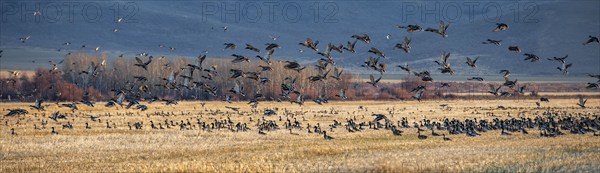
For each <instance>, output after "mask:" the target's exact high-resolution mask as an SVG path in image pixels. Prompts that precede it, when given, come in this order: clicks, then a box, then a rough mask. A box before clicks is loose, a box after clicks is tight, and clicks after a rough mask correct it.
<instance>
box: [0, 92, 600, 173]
mask: <svg viewBox="0 0 600 173" xmlns="http://www.w3.org/2000/svg"><path fill="white" fill-rule="evenodd" d="M536 101H537V100H516V101H512V100H470V101H457V100H453V101H422V102H417V101H403V102H397V101H350V102H333V101H332V102H330V103H329V104H324V105H317V104H315V103H312V102H311V103H308V101H307V103H306V104H305V105H304V106H302V107H300V106H298V105H292V104H290V103H289V102H281V103H277V102H261V103H260V105H259V107H258V108H257V109H256V110H257V112H254V113H252V112H251V110H252V109H251V108H250V107H249V106H248V105H247V104H246V103H245V102H236V103H230V104H229V103H225V102H205V103H206V105H205V106H204V108H203V107H202V106H201V105H200V102H180V103H179V104H178V105H174V106H166V105H165V104H164V103H162V102H155V103H152V104H147V103H142V104H146V105H148V108H149V109H148V110H147V111H144V112H142V111H139V110H135V109H124V108H120V107H119V108H116V107H114V108H105V107H104V106H103V104H104V103H96V106H95V107H93V108H92V107H87V106H85V105H79V110H78V111H75V113H74V114H71V111H70V110H69V109H68V108H64V107H58V106H57V105H55V104H54V103H44V104H46V105H48V107H47V108H46V111H42V112H38V111H35V110H29V109H28V108H26V107H27V106H28V105H30V104H31V103H0V107H1V110H0V113H1V114H2V115H4V114H6V113H8V111H9V109H15V108H24V109H27V110H28V111H29V114H27V115H19V116H16V117H6V116H2V117H1V118H0V132H1V133H0V151H1V152H0V163H1V166H0V172H427V171H431V172H599V171H600V137H598V136H594V135H592V134H591V133H588V134H584V135H574V134H569V133H568V132H565V133H567V134H566V135H563V136H558V137H554V138H544V137H540V135H539V131H538V130H536V129H531V130H530V131H529V134H521V133H516V132H515V133H513V135H511V136H501V135H500V131H499V130H494V131H489V132H484V133H482V135H481V136H478V137H467V136H466V135H464V134H460V135H447V137H449V138H451V141H444V140H442V137H437V136H431V135H430V134H429V133H430V132H424V133H422V134H424V135H428V136H429V137H428V139H426V140H419V139H417V133H416V132H417V130H416V129H415V128H402V129H401V130H403V131H404V133H403V134H402V136H394V135H392V133H391V132H390V131H389V130H384V129H379V130H374V129H366V130H363V131H360V132H354V133H350V132H348V131H347V130H345V129H344V127H343V126H342V127H338V128H335V129H333V131H331V129H330V128H329V125H330V124H333V120H337V121H339V122H341V123H342V124H345V123H346V119H350V118H356V121H357V122H367V121H371V120H373V116H371V114H372V113H382V114H385V115H386V116H388V118H389V119H391V120H393V121H398V120H400V118H401V117H407V118H408V121H409V123H410V124H411V126H412V123H413V122H418V121H419V120H422V119H423V118H427V119H431V120H434V121H436V120H437V121H439V120H441V119H442V118H444V117H448V118H457V119H460V120H464V119H465V118H471V119H472V118H478V119H492V118H501V119H506V118H510V117H519V113H524V115H525V116H527V117H533V116H534V115H535V114H541V113H542V112H544V111H557V112H567V113H585V114H586V115H585V116H590V117H594V116H597V115H600V100H598V99H590V100H589V101H588V103H587V108H586V109H581V108H579V107H578V106H577V105H576V103H577V99H551V100H550V102H549V103H542V107H541V108H537V107H536V105H535V102H536ZM441 104H448V106H449V107H450V108H447V109H443V108H442V107H440V106H439V105H441ZM500 105H501V106H504V107H507V108H508V109H506V110H502V109H496V107H497V106H500ZM225 106H231V107H239V108H241V109H240V112H239V113H237V112H234V111H232V110H229V109H227V108H225ZM359 106H363V107H364V109H359ZM275 108H277V109H278V111H277V113H278V115H274V116H263V115H262V112H263V110H265V109H275ZM217 110H219V111H220V112H219V113H215V112H217ZM284 110H287V112H288V114H286V113H284V112H286V111H284ZM55 111H60V112H63V113H69V114H68V115H67V119H66V120H65V119H62V120H61V119H59V120H58V121H53V120H51V119H50V118H48V117H49V116H50V115H51V114H52V113H53V112H55ZM486 112H493V113H494V117H491V116H489V114H486ZM166 114H169V116H166ZM588 114H589V115H588ZM90 115H93V116H99V118H98V119H100V120H101V122H98V121H91V120H90V118H89V116H90ZM227 117H229V118H230V119H231V120H232V121H233V122H246V123H248V126H249V127H250V128H251V130H250V131H246V132H232V131H229V130H226V129H225V130H213V131H211V132H208V131H203V130H200V129H198V128H195V129H194V128H192V129H189V130H180V129H179V127H172V128H170V129H163V130H161V129H152V128H150V125H149V121H150V120H153V121H154V122H164V121H165V120H169V121H171V120H173V121H175V122H179V121H181V120H183V121H187V120H190V121H192V122H196V120H197V119H199V120H200V121H204V122H212V121H215V120H226V119H227ZM263 117H264V118H265V119H266V120H274V121H275V122H277V123H278V124H279V125H280V127H281V129H280V130H275V131H265V133H266V135H260V134H258V130H257V129H256V122H257V121H258V120H259V119H262V118H263ZM280 117H281V119H282V121H280V120H279V119H280ZM287 118H289V119H293V118H296V119H297V120H298V121H300V122H301V123H302V125H301V126H302V127H306V125H307V123H310V124H311V125H314V124H316V123H319V124H320V125H321V127H323V129H324V130H326V131H327V132H328V133H327V134H328V135H330V136H332V137H334V138H335V139H334V140H324V139H323V135H320V134H315V133H308V132H307V130H306V128H304V130H294V131H293V133H295V134H290V132H289V131H288V130H286V129H283V122H285V121H286V119H287ZM250 119H252V122H251V121H250ZM42 120H44V121H48V124H47V125H46V126H45V128H43V129H34V124H36V126H37V127H38V128H41V127H42V126H41V121H42ZM106 121H109V122H110V124H111V125H112V126H113V127H112V128H110V129H109V128H106V123H105V122H106ZM139 121H142V122H144V127H143V129H142V130H135V129H134V130H129V127H128V126H127V123H128V122H131V123H133V122H139ZM67 122H69V123H72V124H73V125H74V128H73V129H63V128H62V125H64V124H66V123H67ZM86 122H88V123H90V126H91V129H86V128H85V123H86ZM114 125H116V127H114ZM51 127H55V128H56V131H57V132H58V134H57V135H52V134H51V129H50V128H51ZM11 128H14V129H15V132H16V135H11V132H10V129H11ZM438 133H445V134H447V131H438Z"/></svg>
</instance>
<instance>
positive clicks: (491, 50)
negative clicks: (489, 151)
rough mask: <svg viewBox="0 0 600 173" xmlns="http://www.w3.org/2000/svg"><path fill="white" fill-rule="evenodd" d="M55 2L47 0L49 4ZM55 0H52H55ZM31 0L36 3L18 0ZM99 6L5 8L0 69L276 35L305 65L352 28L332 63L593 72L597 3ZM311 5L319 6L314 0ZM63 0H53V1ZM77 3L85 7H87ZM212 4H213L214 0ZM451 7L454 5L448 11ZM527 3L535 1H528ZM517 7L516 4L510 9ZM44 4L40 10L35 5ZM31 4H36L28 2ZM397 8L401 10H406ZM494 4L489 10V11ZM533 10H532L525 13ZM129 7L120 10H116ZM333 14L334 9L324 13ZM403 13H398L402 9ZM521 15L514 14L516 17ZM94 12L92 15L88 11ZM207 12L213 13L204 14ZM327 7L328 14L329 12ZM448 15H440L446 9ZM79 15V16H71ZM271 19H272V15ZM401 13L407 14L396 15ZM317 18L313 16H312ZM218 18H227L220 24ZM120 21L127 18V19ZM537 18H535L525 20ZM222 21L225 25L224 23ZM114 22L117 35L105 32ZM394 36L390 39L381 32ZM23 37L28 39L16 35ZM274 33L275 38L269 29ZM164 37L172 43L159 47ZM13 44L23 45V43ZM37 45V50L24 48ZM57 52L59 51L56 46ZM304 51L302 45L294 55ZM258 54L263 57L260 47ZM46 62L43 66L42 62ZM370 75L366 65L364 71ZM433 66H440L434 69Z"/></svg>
mask: <svg viewBox="0 0 600 173" xmlns="http://www.w3.org/2000/svg"><path fill="white" fill-rule="evenodd" d="M53 2H54V1H53ZM56 2H59V1H56ZM16 3H25V4H28V5H33V4H30V3H33V2H16ZM94 3H95V5H97V6H99V7H100V8H101V9H102V12H103V15H102V16H101V17H100V19H99V20H98V21H97V22H88V21H84V20H83V17H81V12H82V11H81V10H75V11H74V16H75V17H74V21H73V22H70V21H69V20H68V19H66V17H67V16H65V15H63V16H61V17H63V18H62V19H61V20H59V21H58V22H49V21H48V20H42V21H41V22H39V23H37V22H34V21H32V20H33V16H29V17H31V18H28V17H26V19H29V20H27V21H26V22H22V21H21V18H22V16H21V15H6V20H2V22H3V23H2V25H1V26H0V31H1V32H0V47H2V49H5V50H7V51H6V52H7V53H5V55H4V56H3V57H2V59H1V60H0V61H1V62H2V63H1V64H0V68H1V69H3V70H6V69H31V68H33V67H34V66H33V65H31V64H29V63H27V62H30V59H31V60H37V62H44V61H46V62H47V60H48V59H60V58H61V56H60V55H62V54H64V53H66V52H68V51H79V50H81V49H80V47H81V45H86V46H87V48H86V50H88V51H91V49H93V48H95V47H98V46H99V47H100V50H101V52H104V53H107V54H109V55H110V56H111V57H115V56H117V55H119V54H121V53H125V54H126V55H128V56H129V57H133V56H134V54H136V53H140V52H148V53H150V54H152V55H167V56H190V57H194V56H197V55H198V54H201V53H202V52H203V51H205V50H206V51H208V54H209V55H210V56H218V57H228V56H229V55H231V54H232V53H236V54H243V55H247V56H251V57H254V56H255V55H256V53H254V52H251V51H249V50H245V49H243V47H244V44H245V43H251V44H253V45H254V46H256V47H259V48H263V47H264V44H265V43H269V42H276V43H278V44H280V45H281V46H282V48H281V49H279V50H277V51H276V53H275V57H276V58H280V59H288V60H298V61H301V62H304V63H314V62H316V60H317V59H318V58H319V55H317V54H315V53H314V52H313V51H311V50H307V49H306V48H303V47H301V46H299V45H298V43H299V42H302V41H303V40H304V39H306V38H308V37H310V38H313V39H314V40H319V41H320V44H319V47H321V49H324V47H325V46H326V45H327V43H330V42H331V43H334V44H340V43H343V44H345V43H346V41H350V40H352V39H351V38H350V36H351V35H353V34H362V33H368V34H369V35H371V37H372V39H373V42H372V43H371V44H369V45H366V44H364V43H361V42H359V43H358V44H357V53H356V54H351V53H347V52H345V53H342V54H337V53H334V57H335V58H336V59H337V63H338V64H337V65H341V66H344V67H346V68H351V69H353V70H355V71H356V72H363V71H360V70H362V69H361V68H360V64H361V63H362V61H364V59H367V58H368V57H369V56H372V54H370V53H368V52H367V50H368V49H369V48H370V47H377V48H379V49H380V50H382V51H383V52H385V53H386V54H387V56H388V57H389V58H388V59H386V60H384V61H385V62H386V63H389V64H392V65H394V66H395V65H399V64H404V63H407V64H409V65H410V66H412V67H413V68H414V69H429V70H431V71H432V72H433V71H435V68H436V67H435V66H433V65H434V63H433V60H436V59H437V58H438V57H439V56H440V55H441V54H442V53H443V52H450V53H451V54H452V56H451V58H450V62H451V64H452V65H453V67H454V68H455V71H456V72H457V74H461V75H492V74H495V73H497V71H499V70H500V69H509V70H511V71H513V73H514V74H522V75H556V74H558V73H559V72H558V70H557V69H556V67H557V66H558V65H559V64H557V63H555V62H548V61H546V60H545V59H546V58H549V57H554V56H565V55H567V54H568V55H569V58H568V59H567V60H568V61H569V62H571V63H573V64H574V65H573V69H572V70H571V73H572V75H577V74H583V73H600V69H599V68H598V66H600V58H599V57H600V45H597V44H596V45H587V46H583V45H581V43H582V42H584V41H585V40H586V39H587V36H588V35H596V36H598V35H600V33H599V31H600V9H599V8H598V7H599V6H600V1H575V2H574V1H543V2H538V1H531V2H527V1H498V2H480V3H477V5H478V7H475V8H474V9H475V10H474V13H473V16H474V17H473V18H472V20H471V19H470V18H469V15H468V14H469V9H468V8H467V6H464V5H463V3H460V2H458V3H456V2H444V1H439V2H438V1H427V2H421V1H412V2H403V1H378V2H377V3H373V2H372V1H332V2H331V3H326V2H324V1H323V2H322V1H310V2H285V1H283V2H279V3H278V6H276V7H274V9H275V10H274V11H273V14H274V15H269V12H268V7H269V6H267V5H266V4H265V3H267V4H268V2H266V1H265V2H263V1H257V2H254V1H227V2H226V3H225V5H224V4H223V3H221V2H218V1H214V2H213V1H176V2H170V1H169V2H167V1H136V2H135V3H134V4H132V6H131V7H137V8H136V11H134V13H133V14H135V16H134V18H133V19H137V21H134V22H133V23H132V21H124V22H122V23H115V22H114V20H115V19H114V15H113V14H112V13H113V11H111V6H112V5H113V4H114V3H119V4H121V5H125V4H126V3H125V2H122V1H114V2H113V1H101V2H94ZM316 3H318V5H317V4H316ZM59 4H60V3H59ZM85 4H86V3H85V2H82V6H83V5H85ZM436 4H437V5H438V6H439V7H438V8H437V9H438V13H434V14H429V15H423V14H421V10H422V9H418V10H417V12H416V13H417V14H414V15H409V14H407V13H408V11H409V10H406V9H405V8H407V6H410V5H416V7H417V8H428V9H431V8H435V7H436ZM211 5H212V6H211ZM236 5H239V8H238V10H233V12H234V13H236V14H238V15H239V19H240V20H239V21H237V22H235V21H234V20H233V18H234V17H232V16H235V14H234V15H230V14H222V13H220V10H222V9H221V8H223V7H224V6H227V7H232V6H233V8H235V6H236ZM252 5H256V6H259V7H260V8H261V10H260V11H261V12H262V13H261V16H260V20H258V21H252V20H249V19H252V18H253V16H252V15H254V14H256V10H254V9H255V8H253V6H252ZM453 5H457V6H458V7H459V8H460V9H461V11H456V10H453V9H455V8H453ZM496 5H498V7H499V8H500V9H501V10H502V13H503V15H502V16H501V17H500V18H499V20H497V21H488V20H486V19H485V18H484V17H485V16H492V17H493V16H495V12H496V11H495V10H488V11H487V12H484V9H485V8H484V7H490V6H493V7H496ZM528 5H532V6H534V7H536V8H526V7H527V6H528ZM315 6H319V9H320V10H319V15H318V16H316V15H315ZM516 6H518V7H519V9H518V10H514V9H515V7H516ZM42 7H45V6H44V5H43V4H42ZM208 7H215V8H219V10H217V11H219V12H217V13H216V14H214V15H204V16H203V15H202V13H203V10H205V8H208ZM284 7H287V9H288V10H287V11H286V12H287V14H288V17H290V16H291V17H294V16H295V15H294V14H295V12H296V11H294V10H293V9H294V7H299V8H300V9H301V10H300V13H301V15H300V17H299V19H298V20H292V21H288V20H285V19H284V18H283V17H282V16H281V12H282V11H283V10H282V9H283V8H284ZM31 8H33V7H32V6H31ZM403 9H404V10H403ZM488 9H494V8H488ZM532 9H533V10H534V11H532ZM44 10H46V11H43V12H44V14H53V13H56V11H53V10H52V8H46V9H44ZM122 11H124V12H123V13H125V12H128V11H127V10H122ZM331 12H335V13H331ZM403 12H404V13H403ZM456 12H458V13H460V14H461V15H460V17H458V20H452V21H449V20H448V19H447V18H451V17H452V16H454V15H452V14H454V13H456ZM516 12H518V14H519V15H518V17H516V18H517V20H515V16H514V15H513V14H515V13H516ZM88 13H92V14H93V12H88ZM211 14H212V13H211ZM329 14H332V15H331V17H328V16H329ZM444 14H446V15H444ZM77 16H79V17H77ZM271 16H273V18H274V20H273V22H271V21H269V17H271ZM405 16H406V19H407V21H406V22H403V18H404V17H405ZM315 18H316V19H317V21H315ZM223 19H225V20H226V21H225V22H223ZM440 19H442V20H444V19H446V20H445V21H447V22H449V23H451V25H450V27H449V30H448V32H449V36H448V38H442V37H440V36H439V35H436V34H433V33H429V32H418V33H408V32H406V31H404V30H400V29H397V28H396V27H395V26H396V25H407V24H419V25H421V26H423V27H425V28H426V27H437V26H438V22H439V20H440ZM126 20H128V18H127V17H126ZM532 20H537V21H539V22H532ZM496 22H503V23H507V24H509V25H510V28H509V30H507V31H503V32H491V30H492V29H493V28H494V27H495V23H496ZM223 26H228V30H227V32H224V31H223V29H222V28H221V27H223ZM114 28H119V30H118V32H112V31H113V29H114ZM387 34H390V35H391V38H390V40H387V39H386V38H385V36H386V35H387ZM28 35H30V36H31V38H30V39H29V40H27V42H26V43H21V42H20V41H19V40H18V38H20V37H24V36H28ZM271 35H275V36H279V38H278V39H277V40H276V41H274V40H272V39H271V38H269V36H271ZM405 36H408V37H411V38H412V40H413V43H412V50H411V53H410V54H404V53H403V52H401V51H400V50H394V49H393V46H394V45H395V44H396V43H399V42H401V41H402V39H403V38H404V37H405ZM488 38H490V39H497V40H503V42H502V43H503V44H502V46H493V45H484V44H481V42H482V41H484V40H486V39H488ZM65 42H70V43H72V44H71V45H70V46H63V45H62V44H63V43H65ZM225 42H233V43H237V44H238V48H237V49H236V50H233V51H230V50H227V51H223V50H222V49H223V43H225ZM160 44H164V45H165V46H167V47H174V48H176V50H174V51H169V50H168V48H159V46H158V45H160ZM509 45H518V46H519V47H521V48H522V49H523V51H524V52H522V53H534V54H537V55H539V56H540V57H541V58H542V59H543V60H542V61H540V62H537V63H529V62H525V61H523V58H524V56H523V55H522V53H521V54H515V53H510V52H508V50H507V46H509ZM20 48H27V49H26V50H24V49H20ZM31 48H36V49H31ZM59 48H62V49H63V50H62V51H61V52H59V53H57V52H54V51H56V50H57V49H59ZM299 49H303V50H304V52H300V51H299ZM260 54H264V53H263V52H261V53H260ZM465 56H469V57H476V56H480V57H481V58H480V60H479V62H478V68H477V69H471V68H469V67H467V66H466V64H465V63H464V59H465ZM43 65H47V64H43ZM389 71H390V73H401V72H400V71H399V70H398V69H397V68H391V69H390V70H389ZM364 72H367V71H364ZM435 73H438V72H435Z"/></svg>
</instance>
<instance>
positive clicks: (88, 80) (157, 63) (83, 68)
mask: <svg viewBox="0 0 600 173" xmlns="http://www.w3.org/2000/svg"><path fill="white" fill-rule="evenodd" d="M141 59H142V60H143V61H147V60H148V58H147V57H142V58H141ZM231 59H232V58H231V57H208V58H207V59H206V61H205V62H204V63H203V68H204V69H212V68H214V69H216V72H214V73H211V74H213V75H212V79H210V80H209V79H207V78H206V77H207V76H208V73H209V72H201V71H196V72H194V73H193V76H191V78H192V80H191V81H194V82H196V84H198V83H202V84H206V85H207V86H211V87H214V88H216V89H217V91H216V95H212V94H209V93H207V92H204V90H203V88H202V87H199V86H196V85H195V84H189V87H180V88H178V89H172V88H165V87H162V86H160V85H164V84H165V80H164V78H169V75H171V73H177V74H178V76H177V78H176V83H179V84H182V83H183V82H184V80H185V79H184V78H183V77H181V76H182V75H185V74H187V72H186V70H187V68H188V66H187V64H194V63H196V59H195V58H193V59H190V58H184V57H176V58H164V57H163V58H153V60H152V62H151V63H150V64H148V67H147V70H145V69H143V68H141V67H138V66H135V65H134V64H135V63H136V60H135V59H134V58H133V57H118V58H116V59H114V60H113V61H110V62H109V61H107V57H106V56H105V55H101V56H99V57H98V56H92V55H89V54H85V53H73V54H70V55H68V56H66V57H65V59H64V60H63V61H62V62H61V63H60V64H56V66H55V67H52V68H48V69H44V68H39V69H37V70H36V71H35V75H19V76H10V77H8V78H3V79H2V84H1V90H0V99H1V100H4V101H7V100H12V101H34V100H36V99H42V100H46V101H80V100H82V99H84V94H85V93H88V96H89V99H90V100H92V101H106V100H110V99H114V98H115V97H116V95H117V94H118V92H119V91H124V90H125V91H129V92H131V93H139V95H138V97H139V98H136V99H141V100H147V99H150V98H165V99H177V100H223V99H224V98H225V96H227V95H229V96H232V100H233V101H236V100H250V99H252V98H253V97H254V96H255V95H256V93H260V94H262V95H263V96H264V97H263V99H262V100H282V101H286V100H288V99H295V97H296V95H295V94H293V95H290V98H284V97H282V96H281V93H282V87H281V85H282V83H284V81H285V79H286V78H296V79H297V82H296V86H295V87H296V90H297V91H299V92H301V93H302V95H303V96H304V99H305V100H307V101H308V100H312V99H315V98H317V97H318V96H319V95H324V96H326V98H328V99H330V100H340V99H341V98H339V97H337V96H336V95H339V94H340V93H339V92H340V90H341V89H344V90H345V94H346V96H347V97H348V98H347V100H406V99H411V98H412V96H413V95H414V92H411V90H412V89H413V88H416V87H417V86H419V85H424V86H427V89H426V91H425V92H424V93H425V96H424V99H489V98H497V97H494V96H493V95H480V94H479V95H477V94H469V93H485V92H487V90H489V87H488V85H487V83H478V82H466V83H458V82H449V84H450V87H445V88H441V87H439V86H440V85H441V84H440V82H428V83H426V82H423V81H421V80H420V79H419V78H416V77H414V76H412V75H407V76H406V77H405V79H403V80H402V82H393V83H391V82H390V83H386V82H382V83H381V84H380V85H379V86H378V87H373V86H371V85H369V84H366V83H365V82H363V81H362V79H360V78H359V77H358V75H353V74H351V73H350V72H348V71H345V72H344V73H342V76H341V79H340V80H336V79H334V78H332V77H327V78H326V79H323V80H320V81H310V80H309V77H310V76H315V75H318V74H321V73H323V72H319V71H318V70H317V68H315V64H316V61H315V63H314V64H303V65H304V66H306V68H305V69H304V70H302V71H300V72H297V71H295V70H290V69H286V68H284V65H285V64H286V62H285V61H277V60H273V61H272V64H271V65H267V64H266V63H265V62H262V61H260V60H259V59H258V58H254V59H252V58H251V59H250V62H242V63H235V64H234V63H232V62H231ZM57 63H58V62H57ZM259 65H262V66H269V67H271V68H272V70H271V71H262V72H260V74H261V76H260V77H266V78H269V79H270V81H269V82H266V83H265V84H261V83H260V82H259V81H257V80H254V79H250V78H247V77H240V78H238V79H232V78H231V72H230V69H239V70H242V71H244V72H259V71H261V68H260V67H259ZM91 68H93V69H91ZM338 68H339V69H341V68H340V67H338ZM327 69H333V67H331V65H330V66H329V67H327ZM90 70H93V72H92V73H94V74H89V72H90ZM330 73H333V72H330ZM330 75H331V74H330ZM135 76H138V77H140V76H142V77H145V78H147V81H138V80H136V79H135V78H134V77H135ZM203 76H204V77H203ZM236 80H239V81H240V82H241V84H242V86H243V91H244V93H246V94H245V96H241V95H237V94H233V93H231V92H230V91H229V90H230V89H231V88H232V87H234V86H235V83H236ZM519 85H528V88H529V89H528V94H526V95H522V94H517V93H515V94H513V95H511V96H510V97H507V98H509V99H514V98H529V97H531V98H534V97H537V95H536V92H537V91H544V90H550V91H557V90H556V89H561V90H563V91H579V89H578V88H583V87H579V86H572V85H566V84H565V85H557V84H553V85H547V84H535V83H530V84H519ZM144 87H146V88H144ZM557 87H559V88H557ZM553 89H554V90H553ZM141 90H144V92H140V91H141ZM505 90H507V91H510V89H508V88H506V89H505ZM532 91H533V93H532ZM511 92H512V91H511ZM457 93H463V94H457ZM464 93H467V94H464ZM128 97H133V96H132V95H128ZM503 99H506V98H503Z"/></svg>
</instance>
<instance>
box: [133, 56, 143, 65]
mask: <svg viewBox="0 0 600 173" xmlns="http://www.w3.org/2000/svg"><path fill="white" fill-rule="evenodd" d="M135 60H136V61H137V63H138V64H144V61H142V60H141V59H140V58H139V57H135Z"/></svg>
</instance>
